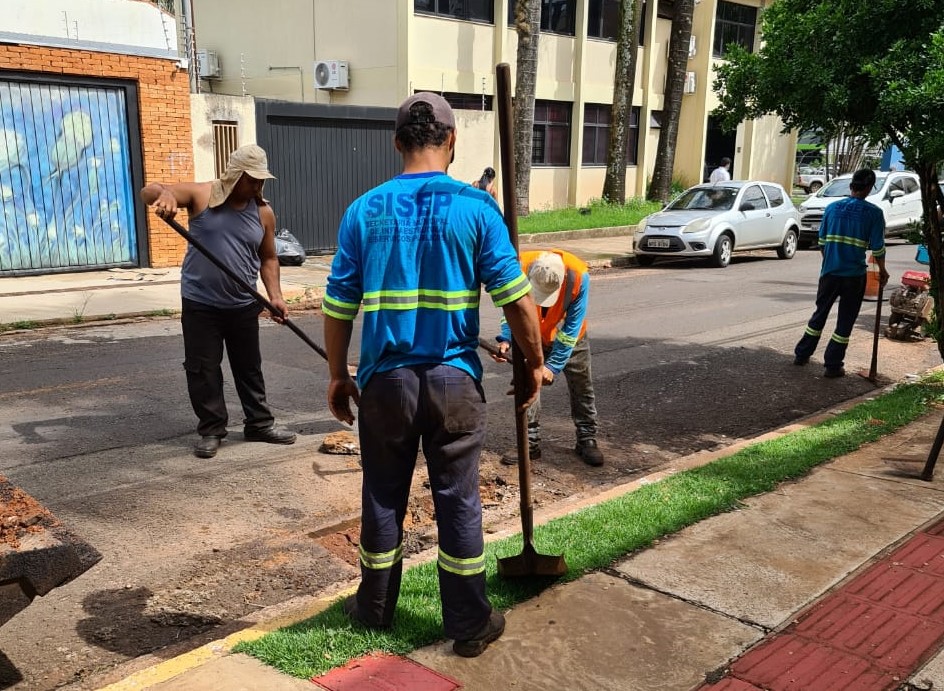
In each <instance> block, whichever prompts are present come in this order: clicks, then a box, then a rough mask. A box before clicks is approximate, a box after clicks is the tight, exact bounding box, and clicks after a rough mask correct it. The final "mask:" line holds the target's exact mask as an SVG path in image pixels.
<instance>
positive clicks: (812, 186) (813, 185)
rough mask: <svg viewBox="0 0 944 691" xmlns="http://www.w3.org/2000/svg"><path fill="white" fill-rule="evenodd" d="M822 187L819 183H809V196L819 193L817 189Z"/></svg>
mask: <svg viewBox="0 0 944 691" xmlns="http://www.w3.org/2000/svg"><path fill="white" fill-rule="evenodd" d="M822 186H823V183H821V182H811V183H810V194H816V193H817V192H819V188H820V187H822Z"/></svg>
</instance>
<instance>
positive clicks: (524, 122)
mask: <svg viewBox="0 0 944 691" xmlns="http://www.w3.org/2000/svg"><path fill="white" fill-rule="evenodd" d="M515 32H516V33H517V34H518V56H517V69H516V75H515V105H514V111H515V113H514V115H515V118H514V120H515V121H514V128H515V172H516V173H517V178H518V179H517V180H515V198H516V202H517V207H518V215H519V216H527V215H528V213H529V211H530V209H529V204H530V201H529V194H530V189H531V146H532V141H533V137H534V89H535V83H536V81H537V73H538V36H539V34H540V32H541V1H540V0H516V2H515Z"/></svg>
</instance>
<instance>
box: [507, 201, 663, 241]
mask: <svg viewBox="0 0 944 691" xmlns="http://www.w3.org/2000/svg"><path fill="white" fill-rule="evenodd" d="M660 208H661V207H660V205H659V204H657V203H654V202H649V201H646V200H645V199H638V198H633V199H629V200H627V201H626V203H625V204H613V203H610V202H607V201H605V200H603V199H593V200H591V201H590V203H589V204H588V205H587V206H584V207H580V208H574V207H568V208H566V209H551V210H546V211H532V212H531V213H530V214H528V215H527V216H522V217H520V218H519V219H518V232H519V233H552V232H555V231H559V230H581V229H584V228H612V227H618V226H634V225H636V224H637V223H639V221H641V220H642V219H643V218H645V217H646V216H648V215H649V214H651V213H655V212H656V211H658V210H659V209H660Z"/></svg>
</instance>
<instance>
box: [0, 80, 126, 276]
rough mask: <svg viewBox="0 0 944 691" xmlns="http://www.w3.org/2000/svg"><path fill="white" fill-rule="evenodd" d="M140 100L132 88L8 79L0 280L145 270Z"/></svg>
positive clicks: (1, 116) (0, 171)
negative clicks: (138, 204) (139, 219)
mask: <svg viewBox="0 0 944 691" xmlns="http://www.w3.org/2000/svg"><path fill="white" fill-rule="evenodd" d="M136 98H137V97H136V92H135V89H134V87H133V86H130V85H128V84H109V83H108V82H96V83H90V82H88V81H81V80H75V81H69V80H63V79H62V78H61V77H59V78H57V79H56V81H52V80H51V79H42V78H33V77H22V78H8V77H3V78H0V276H4V275H18V274H22V273H47V272H53V271H77V270H86V269H100V268H105V267H114V266H138V265H139V262H140V260H141V256H140V254H141V251H140V249H139V245H140V242H139V240H140V238H139V237H138V232H137V224H136V223H135V201H134V193H135V186H134V184H133V179H134V177H135V176H134V175H133V167H134V165H135V164H137V165H139V161H140V145H139V143H138V142H139V141H140V140H139V136H138V133H137V131H134V132H132V130H131V128H130V127H129V121H130V122H136V120H137V116H136ZM129 107H133V108H134V113H135V117H134V119H133V120H132V119H131V118H130V117H129ZM134 147H137V152H138V153H137V155H133V153H132V152H133V149H134ZM135 159H136V160H135Z"/></svg>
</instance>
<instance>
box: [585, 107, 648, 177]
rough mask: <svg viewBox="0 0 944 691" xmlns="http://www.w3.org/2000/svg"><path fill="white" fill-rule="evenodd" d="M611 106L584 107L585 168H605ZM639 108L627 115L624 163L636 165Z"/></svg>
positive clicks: (634, 108) (633, 109)
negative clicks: (627, 126) (627, 125)
mask: <svg viewBox="0 0 944 691" xmlns="http://www.w3.org/2000/svg"><path fill="white" fill-rule="evenodd" d="M611 108H612V106H608V105H599V104H596V103H588V104H586V105H585V106H584V124H583V155H582V156H581V160H582V163H583V165H585V166H605V165H606V155H607V148H608V147H609V144H610V113H611ZM639 110H640V109H639V106H633V108H632V110H630V113H629V128H628V131H627V133H626V163H627V164H628V165H636V156H637V152H638V143H639Z"/></svg>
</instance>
